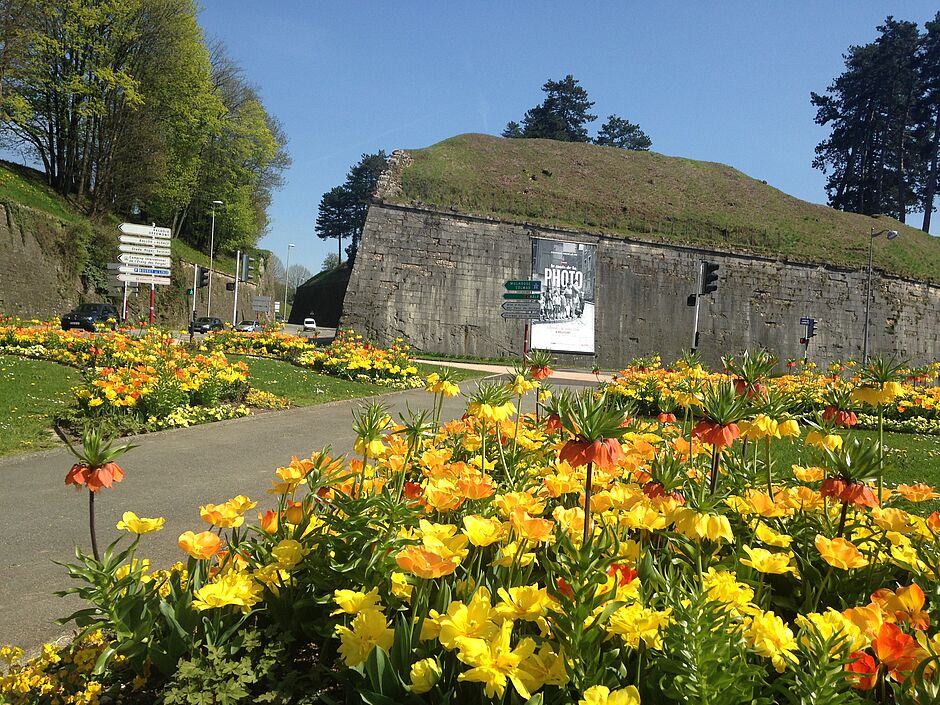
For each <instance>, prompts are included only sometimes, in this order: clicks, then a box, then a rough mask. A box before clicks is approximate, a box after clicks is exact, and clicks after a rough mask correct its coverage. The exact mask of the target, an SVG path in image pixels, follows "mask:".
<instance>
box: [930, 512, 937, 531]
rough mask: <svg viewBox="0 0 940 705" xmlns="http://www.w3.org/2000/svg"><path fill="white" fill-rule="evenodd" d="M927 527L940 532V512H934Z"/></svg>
mask: <svg viewBox="0 0 940 705" xmlns="http://www.w3.org/2000/svg"><path fill="white" fill-rule="evenodd" d="M927 526H929V527H930V528H931V529H933V530H934V531H940V512H934V513H933V514H931V515H930V516H929V517H927Z"/></svg>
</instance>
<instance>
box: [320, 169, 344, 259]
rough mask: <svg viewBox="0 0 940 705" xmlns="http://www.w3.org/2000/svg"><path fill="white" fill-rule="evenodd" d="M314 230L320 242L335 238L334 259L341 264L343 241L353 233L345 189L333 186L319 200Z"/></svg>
mask: <svg viewBox="0 0 940 705" xmlns="http://www.w3.org/2000/svg"><path fill="white" fill-rule="evenodd" d="M314 230H315V232H316V234H317V237H318V238H320V239H321V240H329V239H331V238H334V237H335V238H336V251H337V255H336V259H337V261H338V262H340V263H342V261H343V240H344V239H345V238H351V237H352V233H353V223H352V208H351V207H350V196H349V192H348V191H347V190H346V188H345V187H343V186H334V187H333V188H331V189H330V190H329V191H327V192H326V193H324V194H323V196H322V198H320V206H319V208H318V210H317V222H316V226H315V227H314Z"/></svg>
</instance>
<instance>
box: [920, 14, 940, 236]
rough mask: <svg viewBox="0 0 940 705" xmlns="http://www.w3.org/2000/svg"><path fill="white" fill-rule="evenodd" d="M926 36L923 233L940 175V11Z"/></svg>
mask: <svg viewBox="0 0 940 705" xmlns="http://www.w3.org/2000/svg"><path fill="white" fill-rule="evenodd" d="M924 29H926V30H927V32H926V35H925V36H924V37H923V39H922V41H921V51H920V54H919V56H918V62H917V73H918V79H919V81H920V85H921V88H922V90H923V93H922V97H921V103H920V108H921V109H920V117H921V120H922V130H923V136H924V142H923V144H924V155H923V156H924V162H925V169H924V183H923V189H922V209H923V211H924V221H923V224H922V226H921V228H922V229H923V231H924V232H930V219H931V216H932V215H933V210H934V205H933V204H934V198H935V197H936V194H937V181H938V178H940V12H938V13H937V14H936V15H935V16H934V18H933V20H931V21H929V22H925V23H924Z"/></svg>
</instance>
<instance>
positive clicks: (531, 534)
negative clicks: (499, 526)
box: [509, 507, 555, 542]
mask: <svg viewBox="0 0 940 705" xmlns="http://www.w3.org/2000/svg"><path fill="white" fill-rule="evenodd" d="M509 521H510V523H511V524H512V528H513V529H515V531H516V532H517V533H518V534H519V535H520V536H522V537H523V538H524V539H526V540H527V541H544V542H547V541H551V540H552V534H553V532H554V531H555V522H553V521H549V520H548V519H540V518H538V517H533V516H532V515H530V514H529V513H528V512H527V511H526V510H525V509H523V508H522V507H516V508H515V509H513V510H512V514H510V515H509Z"/></svg>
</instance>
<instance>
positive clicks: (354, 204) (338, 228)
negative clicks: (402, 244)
mask: <svg viewBox="0 0 940 705" xmlns="http://www.w3.org/2000/svg"><path fill="white" fill-rule="evenodd" d="M387 163H388V157H386V155H385V152H384V151H382V150H380V151H378V152H377V153H375V154H363V155H362V158H361V159H360V160H359V161H358V162H357V163H356V164H354V165H353V166H352V167H351V168H350V170H349V173H347V174H346V181H345V182H344V183H343V185H342V186H336V187H334V188H332V189H330V190H329V191H327V192H326V193H325V194H323V197H322V198H321V199H320V205H319V208H318V211H317V222H316V227H315V231H316V234H317V237H319V238H320V239H321V240H329V239H331V238H336V240H337V248H338V254H339V262H342V260H343V240H344V239H345V238H347V237H348V238H349V239H350V243H349V246H348V247H347V248H346V254H347V255H348V256H349V259H350V260H354V259H355V258H356V252H357V251H358V249H359V241H360V240H361V238H362V229H363V228H364V227H365V224H366V216H367V215H368V212H369V201H370V200H371V198H372V196H373V194H374V193H375V187H376V184H377V183H378V180H379V176H380V175H381V173H382V171H383V170H384V169H385V166H386V164H387Z"/></svg>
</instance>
